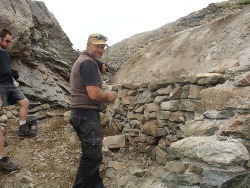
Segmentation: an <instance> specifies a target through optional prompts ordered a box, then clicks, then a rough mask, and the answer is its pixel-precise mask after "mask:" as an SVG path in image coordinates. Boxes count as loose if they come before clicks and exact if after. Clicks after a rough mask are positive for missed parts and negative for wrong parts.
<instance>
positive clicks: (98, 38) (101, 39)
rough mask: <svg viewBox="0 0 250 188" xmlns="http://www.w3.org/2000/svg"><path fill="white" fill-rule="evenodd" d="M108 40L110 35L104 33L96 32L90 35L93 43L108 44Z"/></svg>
mask: <svg viewBox="0 0 250 188" xmlns="http://www.w3.org/2000/svg"><path fill="white" fill-rule="evenodd" d="M107 40H108V37H106V36H104V35H102V34H98V33H94V34H91V35H89V38H88V42H90V43H92V44H105V45H107V44H106V41H107Z"/></svg>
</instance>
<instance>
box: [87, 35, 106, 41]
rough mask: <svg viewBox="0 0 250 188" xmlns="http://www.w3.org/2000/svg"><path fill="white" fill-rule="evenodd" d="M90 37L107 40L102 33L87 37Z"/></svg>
mask: <svg viewBox="0 0 250 188" xmlns="http://www.w3.org/2000/svg"><path fill="white" fill-rule="evenodd" d="M90 38H96V39H98V40H101V39H102V40H105V41H107V40H108V37H106V36H104V35H100V34H98V35H95V36H91V37H89V39H90Z"/></svg>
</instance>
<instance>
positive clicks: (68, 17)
mask: <svg viewBox="0 0 250 188" xmlns="http://www.w3.org/2000/svg"><path fill="white" fill-rule="evenodd" d="M41 1H43V2H44V3H45V4H46V6H47V8H48V9H49V11H50V12H52V13H53V14H54V16H55V17H56V19H57V20H58V22H59V24H60V25H61V27H62V29H63V31H64V32H65V33H66V34H67V36H68V37H69V39H70V41H71V42H72V43H73V47H74V48H75V49H79V50H83V49H85V47H86V41H87V38H88V35H89V34H91V33H101V34H103V35H106V36H107V37H108V39H109V40H108V45H109V46H111V45H113V44H115V43H117V42H119V41H121V40H123V39H125V38H129V37H131V36H133V35H135V34H137V33H141V32H144V31H150V30H154V29H157V28H158V27H161V26H163V25H165V24H167V23H170V22H173V21H175V20H177V19H179V18H180V17H183V16H186V15H188V14H189V13H191V12H193V11H197V10H200V9H202V8H205V7H207V6H208V5H209V4H210V3H216V2H222V1H221V0H176V1H175V0H94V1H91V0H88V1H86V0H70V1H63V0H41Z"/></svg>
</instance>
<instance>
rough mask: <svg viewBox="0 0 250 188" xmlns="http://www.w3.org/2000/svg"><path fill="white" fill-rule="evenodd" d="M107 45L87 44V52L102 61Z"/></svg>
mask: <svg viewBox="0 0 250 188" xmlns="http://www.w3.org/2000/svg"><path fill="white" fill-rule="evenodd" d="M104 48H105V44H92V43H88V44H87V51H88V53H89V54H90V55H92V56H93V57H94V58H95V59H97V60H99V59H101V57H102V55H103V53H104Z"/></svg>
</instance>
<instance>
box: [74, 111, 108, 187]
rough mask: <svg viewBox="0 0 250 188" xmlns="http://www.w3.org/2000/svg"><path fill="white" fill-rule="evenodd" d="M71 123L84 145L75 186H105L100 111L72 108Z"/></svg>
mask: <svg viewBox="0 0 250 188" xmlns="http://www.w3.org/2000/svg"><path fill="white" fill-rule="evenodd" d="M70 123H71V125H72V126H73V128H74V130H75V131H76V133H77V135H78V137H79V139H80V141H81V147H82V156H81V159H80V164H79V167H78V171H77V174H76V178H75V182H74V185H73V188H104V185H103V181H102V178H101V177H100V174H99V167H100V164H101V163H102V157H103V156H102V139H101V124H100V115H99V111H98V110H91V109H71V117H70Z"/></svg>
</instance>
